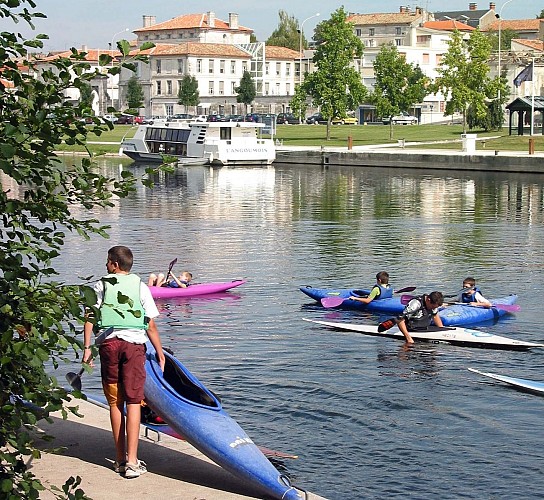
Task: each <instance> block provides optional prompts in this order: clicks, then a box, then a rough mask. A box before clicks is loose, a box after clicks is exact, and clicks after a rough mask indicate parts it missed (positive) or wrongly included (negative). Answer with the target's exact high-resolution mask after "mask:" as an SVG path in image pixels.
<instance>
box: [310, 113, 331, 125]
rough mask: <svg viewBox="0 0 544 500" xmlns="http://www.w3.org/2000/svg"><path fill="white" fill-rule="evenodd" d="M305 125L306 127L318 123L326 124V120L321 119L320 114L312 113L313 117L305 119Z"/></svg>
mask: <svg viewBox="0 0 544 500" xmlns="http://www.w3.org/2000/svg"><path fill="white" fill-rule="evenodd" d="M306 123H307V124H308V125H317V124H318V123H327V120H325V119H324V118H323V115H322V114H321V113H314V114H313V115H311V116H309V117H308V118H306Z"/></svg>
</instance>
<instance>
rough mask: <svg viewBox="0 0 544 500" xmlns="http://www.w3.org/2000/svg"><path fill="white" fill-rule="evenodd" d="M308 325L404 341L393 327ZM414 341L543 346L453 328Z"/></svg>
mask: <svg viewBox="0 0 544 500" xmlns="http://www.w3.org/2000/svg"><path fill="white" fill-rule="evenodd" d="M304 321H309V322H310V323H316V324H318V325H323V326H328V327H330V328H336V329H338V330H347V331H351V332H358V333H362V334H364V335H374V336H378V337H390V338H396V339H401V340H404V335H403V334H402V332H401V331H400V330H399V329H398V327H396V326H394V327H393V328H391V329H390V330H387V331H385V332H382V333H380V332H378V327H377V326H374V325H362V324H355V323H340V322H334V321H319V320H313V319H306V318H304ZM410 335H411V336H412V338H413V339H414V340H423V341H426V342H435V343H437V342H446V343H448V344H453V345H463V346H467V347H482V348H488V349H512V350H525V349H530V348H531V347H544V344H536V343H533V342H524V341H522V340H516V339H511V338H509V337H501V336H499V335H493V334H492V333H488V332H483V331H481V330H471V329H469V328H454V327H445V328H438V327H429V329H428V330H421V331H414V332H410Z"/></svg>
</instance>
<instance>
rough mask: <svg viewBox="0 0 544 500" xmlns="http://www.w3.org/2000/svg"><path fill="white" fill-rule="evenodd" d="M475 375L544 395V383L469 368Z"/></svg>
mask: <svg viewBox="0 0 544 500" xmlns="http://www.w3.org/2000/svg"><path fill="white" fill-rule="evenodd" d="M469 370H470V371H471V372H473V373H477V374H478V375H482V376H483V377H487V378H491V379H493V380H498V381H499V382H504V383H505V384H508V385H511V386H512V387H515V388H517V389H521V390H524V391H528V392H532V393H534V394H540V395H544V382H538V381H537V380H530V379H525V378H515V377H508V376H506V375H499V374H497V373H490V372H481V371H480V370H476V369H475V368H469Z"/></svg>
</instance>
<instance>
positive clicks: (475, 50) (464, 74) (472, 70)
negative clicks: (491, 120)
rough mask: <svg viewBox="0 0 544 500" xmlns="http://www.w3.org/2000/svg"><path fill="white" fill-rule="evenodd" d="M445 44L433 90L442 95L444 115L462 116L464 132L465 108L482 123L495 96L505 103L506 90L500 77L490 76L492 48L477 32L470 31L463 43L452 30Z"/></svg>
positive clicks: (458, 34) (458, 35) (459, 33)
mask: <svg viewBox="0 0 544 500" xmlns="http://www.w3.org/2000/svg"><path fill="white" fill-rule="evenodd" d="M448 45H449V48H448V51H447V52H446V54H445V55H444V58H443V59H442V62H441V64H440V66H439V67H438V69H437V71H438V78H437V79H436V81H435V84H434V85H433V91H434V92H438V91H440V92H442V93H443V95H444V96H445V98H446V114H447V115H451V114H453V113H454V112H456V111H458V112H460V113H462V115H463V131H464V132H466V126H467V111H468V108H469V107H470V108H471V113H472V115H473V117H474V120H476V121H477V120H484V119H485V117H486V116H487V114H488V113H489V106H488V102H489V101H490V100H492V99H497V98H498V96H501V99H502V100H504V99H505V96H506V95H507V93H506V90H507V87H506V83H505V81H504V79H503V78H502V77H500V76H497V77H495V78H493V79H491V78H490V77H489V70H490V68H489V55H490V53H491V45H490V43H489V39H488V38H487V37H486V36H484V35H483V34H482V33H481V32H480V30H474V31H472V32H471V33H470V36H469V39H468V40H466V41H465V40H464V39H463V34H462V33H461V32H459V31H454V32H453V35H452V38H451V40H449V42H448ZM473 123H474V122H473Z"/></svg>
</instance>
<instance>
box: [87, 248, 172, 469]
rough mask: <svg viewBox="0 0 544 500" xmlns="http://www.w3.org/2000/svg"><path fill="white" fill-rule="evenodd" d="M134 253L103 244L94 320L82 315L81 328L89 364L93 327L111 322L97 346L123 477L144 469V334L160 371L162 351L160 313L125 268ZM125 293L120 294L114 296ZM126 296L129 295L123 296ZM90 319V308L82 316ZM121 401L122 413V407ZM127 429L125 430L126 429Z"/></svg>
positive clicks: (116, 467)
mask: <svg viewBox="0 0 544 500" xmlns="http://www.w3.org/2000/svg"><path fill="white" fill-rule="evenodd" d="M132 263H133V255H132V252H131V250H130V249H129V248H127V247H125V246H115V247H112V248H110V249H109V250H108V260H107V262H106V269H107V270H108V274H107V276H105V277H104V278H102V279H101V280H99V281H98V282H97V283H96V285H95V286H94V291H95V293H96V297H97V303H96V307H98V309H99V313H100V314H99V317H98V321H96V322H95V323H96V325H95V323H92V322H90V321H87V322H86V323H85V325H84V328H83V337H84V353H83V363H89V364H90V365H91V366H93V360H92V352H91V338H92V334H93V330H94V329H95V328H96V327H98V328H100V329H104V328H108V327H113V332H112V333H111V334H110V335H108V336H107V337H106V338H105V339H103V340H102V341H101V343H100V345H99V346H98V349H99V353H100V374H101V377H102V387H103V389H104V394H105V396H106V399H107V401H108V404H109V407H110V421H111V428H112V432H113V440H114V442H115V450H116V455H117V457H116V461H115V463H114V466H113V468H114V470H115V472H120V473H122V474H124V475H125V477H126V478H135V477H139V476H140V475H141V474H143V473H145V472H147V469H146V466H145V463H144V462H142V461H141V460H138V440H139V437H140V419H141V402H142V401H143V399H144V384H145V377H146V373H145V362H146V359H145V352H146V348H145V343H146V341H147V340H148V339H149V340H150V341H151V344H153V347H154V348H155V350H156V351H157V360H158V362H159V365H160V367H161V369H162V370H163V371H164V365H165V357H164V353H163V350H162V345H161V340H160V336H159V332H158V330H157V326H156V325H155V320H154V318H156V317H157V316H158V315H159V311H158V310H157V306H156V305H155V301H154V300H153V297H152V296H151V292H150V291H149V288H148V286H147V285H146V284H145V283H142V281H141V280H140V278H139V277H138V276H136V275H135V274H130V269H131V268H132ZM120 297H124V299H123V300H119V298H120ZM125 299H128V300H125ZM87 317H88V318H89V319H91V317H92V315H91V313H89V314H88V316H87ZM125 403H126V417H125V411H124V407H125ZM125 434H126V435H125Z"/></svg>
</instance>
